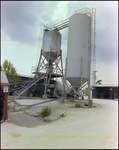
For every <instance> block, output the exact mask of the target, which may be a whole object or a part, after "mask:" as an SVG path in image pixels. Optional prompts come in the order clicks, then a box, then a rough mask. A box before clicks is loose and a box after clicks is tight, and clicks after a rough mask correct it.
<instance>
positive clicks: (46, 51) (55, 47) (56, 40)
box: [42, 30, 61, 63]
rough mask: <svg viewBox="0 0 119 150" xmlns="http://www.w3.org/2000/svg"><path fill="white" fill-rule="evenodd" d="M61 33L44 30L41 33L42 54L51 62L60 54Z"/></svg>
mask: <svg viewBox="0 0 119 150" xmlns="http://www.w3.org/2000/svg"><path fill="white" fill-rule="evenodd" d="M60 49H61V34H60V33H59V32H56V31H49V30H45V32H44V35H43V53H42V54H43V56H44V57H45V59H46V60H47V61H49V59H50V62H51V63H53V62H54V61H55V60H56V59H57V57H58V56H59V55H60Z"/></svg>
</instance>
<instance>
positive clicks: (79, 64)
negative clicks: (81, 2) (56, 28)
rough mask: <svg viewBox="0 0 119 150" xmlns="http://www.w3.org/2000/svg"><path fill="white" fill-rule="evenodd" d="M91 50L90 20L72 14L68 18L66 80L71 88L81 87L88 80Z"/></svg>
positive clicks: (82, 15) (85, 16) (87, 17)
mask: <svg viewBox="0 0 119 150" xmlns="http://www.w3.org/2000/svg"><path fill="white" fill-rule="evenodd" d="M90 48H91V18H90V17H89V16H87V15H86V14H80V13H77V14H74V15H73V16H71V17H70V18H69V30H68V49H67V62H66V66H67V67H66V79H67V80H68V81H69V82H70V83H71V85H72V86H74V85H76V84H77V83H78V82H79V84H78V85H79V86H80V85H81V77H82V84H83V83H84V82H86V81H87V80H88V78H89V59H90Z"/></svg>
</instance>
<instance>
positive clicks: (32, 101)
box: [15, 99, 52, 106]
mask: <svg viewBox="0 0 119 150" xmlns="http://www.w3.org/2000/svg"><path fill="white" fill-rule="evenodd" d="M50 100H52V99H47V100H44V99H38V100H36V99H16V100H15V102H17V103H19V104H20V105H27V106H30V105H33V104H40V103H42V102H46V101H50Z"/></svg>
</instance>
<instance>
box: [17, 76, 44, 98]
mask: <svg viewBox="0 0 119 150" xmlns="http://www.w3.org/2000/svg"><path fill="white" fill-rule="evenodd" d="M43 77H44V74H40V75H38V76H37V77H34V78H33V79H28V81H25V82H24V83H23V84H22V85H20V86H19V87H18V88H17V93H16V94H15V95H16V96H20V95H21V94H23V93H24V92H25V91H27V90H28V89H29V88H30V87H32V86H33V85H34V84H35V83H37V82H38V81H39V80H40V79H42V78H43Z"/></svg>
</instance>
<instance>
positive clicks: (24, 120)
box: [8, 113, 44, 127]
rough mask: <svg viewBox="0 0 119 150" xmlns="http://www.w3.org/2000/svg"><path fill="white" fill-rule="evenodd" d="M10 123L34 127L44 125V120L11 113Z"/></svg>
mask: <svg viewBox="0 0 119 150" xmlns="http://www.w3.org/2000/svg"><path fill="white" fill-rule="evenodd" d="M8 118H9V120H10V121H9V122H10V123H13V124H16V125H18V126H22V127H32V126H36V125H40V124H44V121H43V119H42V118H35V117H32V116H28V115H26V114H22V113H9V114H8Z"/></svg>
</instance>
